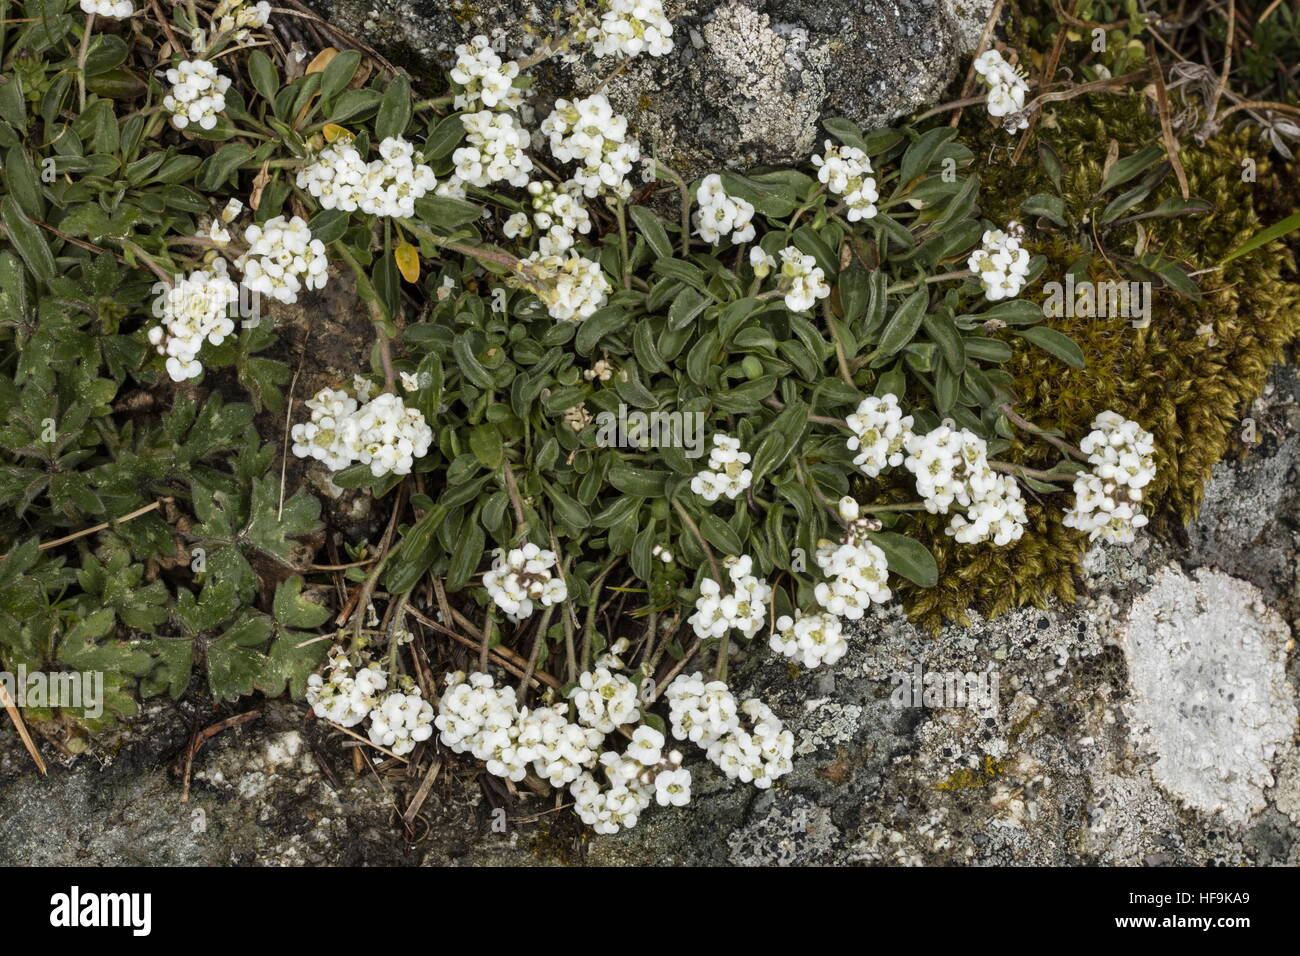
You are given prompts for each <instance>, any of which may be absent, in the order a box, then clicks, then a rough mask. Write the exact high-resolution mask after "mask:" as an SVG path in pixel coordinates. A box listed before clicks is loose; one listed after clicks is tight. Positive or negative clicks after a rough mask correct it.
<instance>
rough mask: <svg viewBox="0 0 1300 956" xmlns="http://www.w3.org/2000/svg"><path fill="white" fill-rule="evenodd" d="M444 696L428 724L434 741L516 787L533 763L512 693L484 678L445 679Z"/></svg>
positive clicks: (457, 675) (452, 676) (455, 676)
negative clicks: (435, 733) (434, 730)
mask: <svg viewBox="0 0 1300 956" xmlns="http://www.w3.org/2000/svg"><path fill="white" fill-rule="evenodd" d="M446 682H447V690H446V692H445V693H444V694H443V695H442V699H441V700H440V701H439V702H438V716H437V717H435V718H434V721H433V724H434V726H435V727H437V728H438V730H439V735H438V739H439V740H441V741H442V743H443V744H445V745H446V746H447V747H450V748H451V750H452V751H453V752H455V753H466V752H469V753H472V754H473V755H474V756H475V757H476V758H477V759H479V760H482V761H485V762H486V764H487V770H488V772H489V773H491V774H494V775H495V776H498V777H505V778H507V779H509V780H514V781H519V780H522V779H524V776H525V775H526V774H527V773H528V764H529V763H530V762H532V761H533V760H535V759H536V752H535V750H534V747H533V746H530V744H529V740H531V739H535V737H536V734H535V733H533V732H530V731H528V730H527V727H526V721H525V720H524V715H523V714H522V713H521V712H520V710H519V707H518V705H517V704H516V702H515V689H514V688H513V687H510V686H505V687H496V686H494V684H493V681H492V678H491V676H489V675H488V674H482V673H474V674H470V675H469V677H468V678H466V676H465V674H463V673H461V672H457V673H455V674H448V675H447V677H446Z"/></svg>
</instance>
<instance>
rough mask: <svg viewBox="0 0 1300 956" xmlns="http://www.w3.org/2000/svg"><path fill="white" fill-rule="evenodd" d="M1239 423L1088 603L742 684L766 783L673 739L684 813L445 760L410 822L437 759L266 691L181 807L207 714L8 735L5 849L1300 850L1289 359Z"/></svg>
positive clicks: (790, 855)
mask: <svg viewBox="0 0 1300 956" xmlns="http://www.w3.org/2000/svg"><path fill="white" fill-rule="evenodd" d="M1251 416H1252V421H1253V424H1252V425H1250V426H1249V427H1248V428H1247V429H1246V431H1245V432H1244V437H1246V438H1247V439H1252V440H1253V439H1258V441H1257V443H1255V444H1251V445H1249V451H1248V453H1246V454H1245V455H1244V456H1243V457H1241V458H1239V459H1237V460H1234V461H1231V462H1225V463H1223V464H1220V465H1219V466H1218V467H1217V468H1216V469H1215V472H1214V475H1213V478H1212V480H1211V482H1210V485H1209V487H1208V489H1207V493H1206V499H1205V500H1206V504H1205V508H1204V510H1203V512H1202V514H1201V516H1200V518H1199V519H1198V520H1197V521H1196V522H1195V523H1194V524H1193V526H1192V527H1190V528H1189V529H1187V530H1186V533H1185V536H1184V537H1183V540H1182V541H1181V542H1170V541H1166V540H1163V539H1161V538H1159V537H1157V536H1154V535H1148V536H1145V537H1142V538H1140V539H1139V540H1138V542H1136V543H1135V544H1134V545H1132V546H1129V547H1112V548H1109V549H1105V550H1100V549H1099V550H1095V551H1092V552H1090V554H1089V556H1088V559H1087V561H1086V563H1085V581H1084V585H1085V588H1084V597H1083V598H1082V599H1081V601H1080V603H1079V604H1077V605H1074V606H1071V607H1061V606H1052V607H1049V608H1048V609H1046V610H1037V609H1025V610H1020V611H1017V612H1014V613H1011V614H1007V615H1005V616H1003V617H1000V618H997V619H995V620H993V621H980V620H976V621H974V623H973V624H972V626H970V627H965V628H959V627H951V628H948V629H946V630H945V631H943V632H942V633H941V634H939V635H938V636H937V637H936V638H933V639H932V638H931V637H930V636H929V635H927V634H925V633H923V632H920V631H918V630H917V629H916V628H914V627H912V626H911V625H910V624H908V623H907V622H906V621H905V620H904V619H903V618H902V617H901V615H900V614H898V613H897V612H896V611H895V612H889V613H886V614H883V615H882V616H881V617H879V618H877V619H876V620H873V621H870V622H869V623H867V624H866V625H865V626H864V627H863V628H862V630H861V632H860V633H859V634H858V635H856V638H855V639H854V640H853V641H852V649H851V651H850V653H849V654H848V656H847V657H845V658H844V659H843V660H842V661H840V662H839V664H837V665H836V666H835V667H834V668H833V671H834V672H833V673H831V670H832V669H823V670H817V671H812V672H809V673H803V674H800V673H798V672H797V671H796V670H792V669H790V668H788V667H787V666H786V665H784V664H782V663H780V662H779V661H777V660H775V659H773V658H772V657H770V656H764V657H763V658H762V659H761V660H758V661H756V662H755V663H754V664H753V665H752V666H750V667H748V668H746V672H745V673H742V674H740V675H737V677H736V680H735V683H736V684H737V685H738V686H739V688H740V690H741V693H742V694H743V695H744V696H750V695H752V696H757V697H760V698H762V699H763V700H765V701H767V702H768V703H769V704H770V705H771V706H772V707H773V708H774V709H775V711H776V712H777V714H778V715H779V716H780V717H781V718H782V720H783V721H785V723H786V726H787V727H789V728H790V729H791V730H792V732H793V733H794V735H795V740H796V757H795V769H794V771H793V772H792V773H790V774H789V775H787V776H786V777H784V778H782V779H781V780H780V781H779V782H778V785H777V786H776V787H774V788H773V789H771V790H769V791H765V792H759V791H755V790H754V789H752V788H748V787H742V786H740V785H731V784H729V783H728V782H727V781H726V780H724V779H723V778H722V777H721V775H720V774H718V773H716V772H714V770H713V769H712V768H711V766H710V765H708V764H707V763H703V762H701V761H699V759H698V755H696V754H693V753H688V759H690V760H691V761H693V762H692V764H691V768H692V771H693V772H694V774H695V799H694V801H693V803H692V805H690V806H688V807H686V808H684V809H680V810H671V809H663V808H658V807H656V808H653V809H652V810H651V811H650V812H648V813H647V814H646V815H645V816H644V818H643V820H642V822H641V824H640V825H639V826H638V827H637V828H636V829H635V830H633V831H631V832H626V833H620V834H618V835H616V836H612V837H593V836H591V835H590V834H588V833H586V832H585V831H584V830H583V828H581V827H580V826H579V825H578V824H577V821H576V820H575V818H574V817H573V816H572V814H571V813H569V812H567V811H560V812H555V805H554V803H553V802H552V801H541V800H537V799H530V800H522V801H519V802H517V803H513V804H512V805H511V806H510V808H509V809H508V811H504V812H503V811H502V810H501V809H497V810H494V809H493V808H494V807H497V808H501V807H502V806H503V804H504V803H505V801H504V800H503V799H502V798H503V793H502V791H501V790H500V789H499V787H498V786H497V782H496V781H495V780H494V779H493V778H488V777H487V776H486V775H480V774H479V773H478V772H477V770H476V768H475V767H473V766H472V765H470V764H468V763H451V764H448V765H446V766H441V767H440V768H439V771H438V773H437V776H436V777H435V778H434V779H433V780H432V782H431V785H430V788H429V790H428V797H427V799H426V800H425V802H424V804H423V806H422V807H421V808H420V811H419V813H418V814H416V815H415V816H414V817H413V818H412V819H411V821H410V823H409V825H408V826H405V827H404V826H403V824H402V822H401V819H400V816H401V815H400V813H399V811H398V808H399V807H401V808H405V807H406V806H407V801H408V799H409V794H410V793H412V792H414V790H415V789H416V788H417V786H418V785H419V783H420V779H415V778H412V779H407V775H408V773H413V774H416V775H417V776H418V775H420V774H423V773H424V768H425V767H427V766H428V764H427V762H426V763H425V764H422V765H421V768H420V770H419V771H409V770H407V769H406V768H404V767H401V766H400V765H399V766H393V767H388V768H384V767H380V768H377V769H376V770H375V771H374V772H371V771H370V770H366V771H364V772H363V773H361V774H357V773H355V772H353V769H352V767H351V766H350V763H351V760H352V759H353V758H352V754H351V749H352V748H351V746H350V744H351V741H350V740H349V739H348V738H344V737H342V736H341V735H339V734H337V733H333V732H330V731H329V730H328V728H322V727H321V725H320V724H319V723H318V722H316V721H314V720H311V719H309V718H306V717H305V716H304V713H303V709H302V708H299V707H295V706H293V705H290V704H287V703H283V702H274V703H271V704H268V705H266V706H265V707H264V708H263V711H264V712H263V715H262V717H261V718H260V719H258V720H255V721H251V722H249V723H246V724H244V725H241V726H239V727H235V728H232V729H230V730H227V731H224V732H223V733H221V734H219V735H217V736H216V737H215V738H213V739H212V740H211V741H210V742H209V743H208V744H207V747H206V748H205V749H204V750H202V751H201V752H200V753H199V754H198V755H197V756H196V758H195V761H194V772H193V777H192V781H191V791H190V794H189V801H188V802H187V803H182V802H181V800H180V797H181V790H182V783H181V781H182V779H183V773H182V767H183V756H184V753H185V747H186V743H187V741H188V739H189V736H190V734H191V733H192V732H193V730H195V729H197V728H202V727H206V726H209V725H211V724H213V723H215V722H216V721H217V720H218V719H220V715H216V714H213V713H210V712H205V711H200V710H198V709H196V705H194V704H193V703H191V702H189V701H188V699H183V700H182V701H181V703H180V704H178V705H173V704H165V705H156V706H153V707H151V708H150V709H149V710H148V711H147V712H146V714H145V715H144V716H143V717H142V718H140V719H139V720H138V721H137V722H136V724H135V725H134V726H133V727H131V728H129V729H128V731H127V732H125V733H124V734H123V736H122V737H121V738H120V739H121V740H123V741H126V743H124V744H118V743H115V742H114V741H113V740H105V741H102V742H101V743H100V745H99V749H98V750H97V752H96V754H94V755H88V756H83V757H81V758H79V759H77V760H76V761H75V762H71V763H70V766H69V765H61V764H60V763H59V761H58V760H57V755H56V754H55V753H54V752H53V751H51V750H50V749H49V748H48V747H47V748H46V751H45V752H46V756H47V759H50V760H51V763H52V766H51V773H50V776H49V777H48V778H44V779H42V778H40V777H38V776H37V775H36V774H35V772H34V771H33V769H32V767H31V762H30V759H29V758H28V757H27V756H26V754H25V753H24V751H23V749H22V747H21V745H19V744H18V742H17V741H16V740H15V737H14V734H13V733H12V731H11V729H10V728H9V727H8V725H7V724H6V725H5V726H4V728H3V730H2V731H0V821H2V822H0V837H3V839H0V863H112V862H130V863H155V864H167V863H268V864H298V863H369V864H388V863H425V864H483V863H498V864H503V863H510V864H531V863H580V862H584V861H589V862H594V863H604V864H617V863H643V864H655V865H686V864H698V863H733V864H777V865H780V864H815V863H837V864H846V863H907V864H947V863H978V864H1021V863H1023V864H1034V863H1037V864H1124V865H1144V864H1145V865H1160V864H1166V865H1170V864H1172V865H1182V864H1207V863H1219V864H1228V865H1239V864H1254V865H1278V864H1285V865H1292V866H1294V865H1297V864H1300V756H1298V754H1297V750H1296V748H1295V747H1294V746H1293V743H1292V739H1293V736H1294V732H1295V724H1296V699H1297V684H1298V683H1300V664H1298V663H1297V655H1296V654H1295V653H1294V648H1295V642H1294V637H1293V636H1292V635H1293V634H1294V633H1295V629H1296V628H1297V626H1300V563H1298V561H1297V558H1298V556H1300V480H1298V479H1300V379H1297V376H1296V374H1295V372H1294V371H1293V370H1289V369H1281V370H1279V371H1278V373H1277V374H1276V375H1275V377H1274V383H1273V384H1272V385H1271V386H1270V388H1269V391H1268V392H1267V393H1266V395H1265V396H1264V398H1263V399H1261V401H1260V402H1258V403H1257V404H1256V406H1255V408H1254V409H1252V411H1251ZM1180 530H1181V529H1180ZM918 667H919V668H920V686H921V690H922V693H921V695H920V698H919V701H918V699H917V698H916V695H914V694H913V693H912V691H913V690H914V686H913V685H914V682H915V681H916V680H917V678H918V671H917V668H918ZM926 675H930V679H929V680H927V677H926ZM959 676H960V678H961V680H962V681H963V682H964V681H966V680H967V679H968V678H970V679H973V683H972V684H971V685H970V686H971V690H972V693H970V694H968V695H966V699H965V700H961V699H956V698H954V696H953V692H954V691H955V690H956V688H957V686H958V677H959ZM936 677H943V678H946V680H941V681H937V682H936ZM994 680H996V684H994V683H993V682H994ZM962 686H963V688H964V687H965V684H964V683H963V684H962ZM989 690H994V691H995V694H994V699H995V701H996V703H994V702H993V701H991V700H989V699H988V697H987V696H986V692H987V691H989ZM927 694H930V695H931V696H927ZM935 695H937V696H935ZM1184 723H1186V724H1187V726H1183V724H1184ZM686 749H688V750H689V749H690V748H686ZM507 814H508V815H509V816H507Z"/></svg>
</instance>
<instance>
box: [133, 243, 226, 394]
mask: <svg viewBox="0 0 1300 956" xmlns="http://www.w3.org/2000/svg"><path fill="white" fill-rule="evenodd" d="M238 301H239V286H237V285H236V284H235V283H234V281H233V280H232V279H231V278H230V277H229V276H228V275H227V274H226V261H225V260H224V259H214V260H213V262H212V265H211V267H210V269H209V270H204V269H199V270H197V271H195V272H191V273H190V274H189V275H188V276H186V277H185V278H184V279H181V280H180V281H178V282H176V283H175V284H174V285H173V286H172V287H171V288H170V289H168V290H167V291H166V293H165V294H164V295H163V296H162V298H161V299H160V301H159V302H158V304H157V305H156V306H155V311H156V312H157V313H160V314H159V319H160V324H159V325H156V326H154V327H153V328H151V329H150V330H149V333H148V335H149V343H150V344H151V345H153V346H154V348H156V349H157V350H158V354H159V355H165V356H167V363H166V364H167V374H168V375H170V376H171V379H172V381H173V382H183V381H185V380H186V379H191V378H197V377H198V376H199V374H200V373H202V371H203V366H202V364H200V363H199V361H198V359H197V356H198V354H199V349H201V348H202V347H203V343H204V342H211V343H212V344H213V345H220V344H221V343H222V342H223V341H225V338H226V336H227V335H230V334H231V333H232V332H234V331H235V323H234V320H233V319H231V317H230V310H231V307H232V306H234V305H235V304H236V303H237V302H238Z"/></svg>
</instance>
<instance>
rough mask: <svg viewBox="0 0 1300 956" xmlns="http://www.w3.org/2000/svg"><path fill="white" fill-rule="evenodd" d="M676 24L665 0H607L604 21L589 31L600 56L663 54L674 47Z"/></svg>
mask: <svg viewBox="0 0 1300 956" xmlns="http://www.w3.org/2000/svg"><path fill="white" fill-rule="evenodd" d="M672 35H673V26H672V24H671V23H669V22H668V18H667V17H665V16H664V8H663V3H662V0H606V6H605V10H604V13H603V14H602V15H601V19H600V25H599V26H598V27H592V28H591V29H590V30H588V31H587V39H588V40H589V41H591V51H592V52H593V53H595V54H596V56H601V57H604V56H616V55H620V54H622V55H625V56H636V55H637V54H638V53H648V54H650V55H651V56H663V55H665V54H666V53H668V52H670V51H671V50H672V48H673V41H672V39H671V37H672Z"/></svg>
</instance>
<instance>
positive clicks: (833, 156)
mask: <svg viewBox="0 0 1300 956" xmlns="http://www.w3.org/2000/svg"><path fill="white" fill-rule="evenodd" d="M812 162H813V165H814V166H816V167H817V178H818V179H819V180H820V181H821V182H823V183H825V185H826V188H827V189H828V190H830V191H831V192H832V193H834V194H835V195H837V196H843V197H844V203H845V205H846V206H848V212H847V214H846V218H847V219H848V220H849V222H857V221H858V220H860V219H871V218H872V217H874V216H875V215H876V211H877V210H876V200H877V199H879V198H880V194H879V193H878V192H877V191H876V180H875V179H874V178H873V177H872V176H871V172H872V170H871V160H869V159H868V158H867V154H866V153H864V152H863V151H862V150H860V149H858V148H857V147H856V146H837V145H836V144H835V143H833V142H832V141H831V140H829V139H828V140H826V143H825V149H824V151H823V154H822V155H821V156H814V157H813V158H812Z"/></svg>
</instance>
